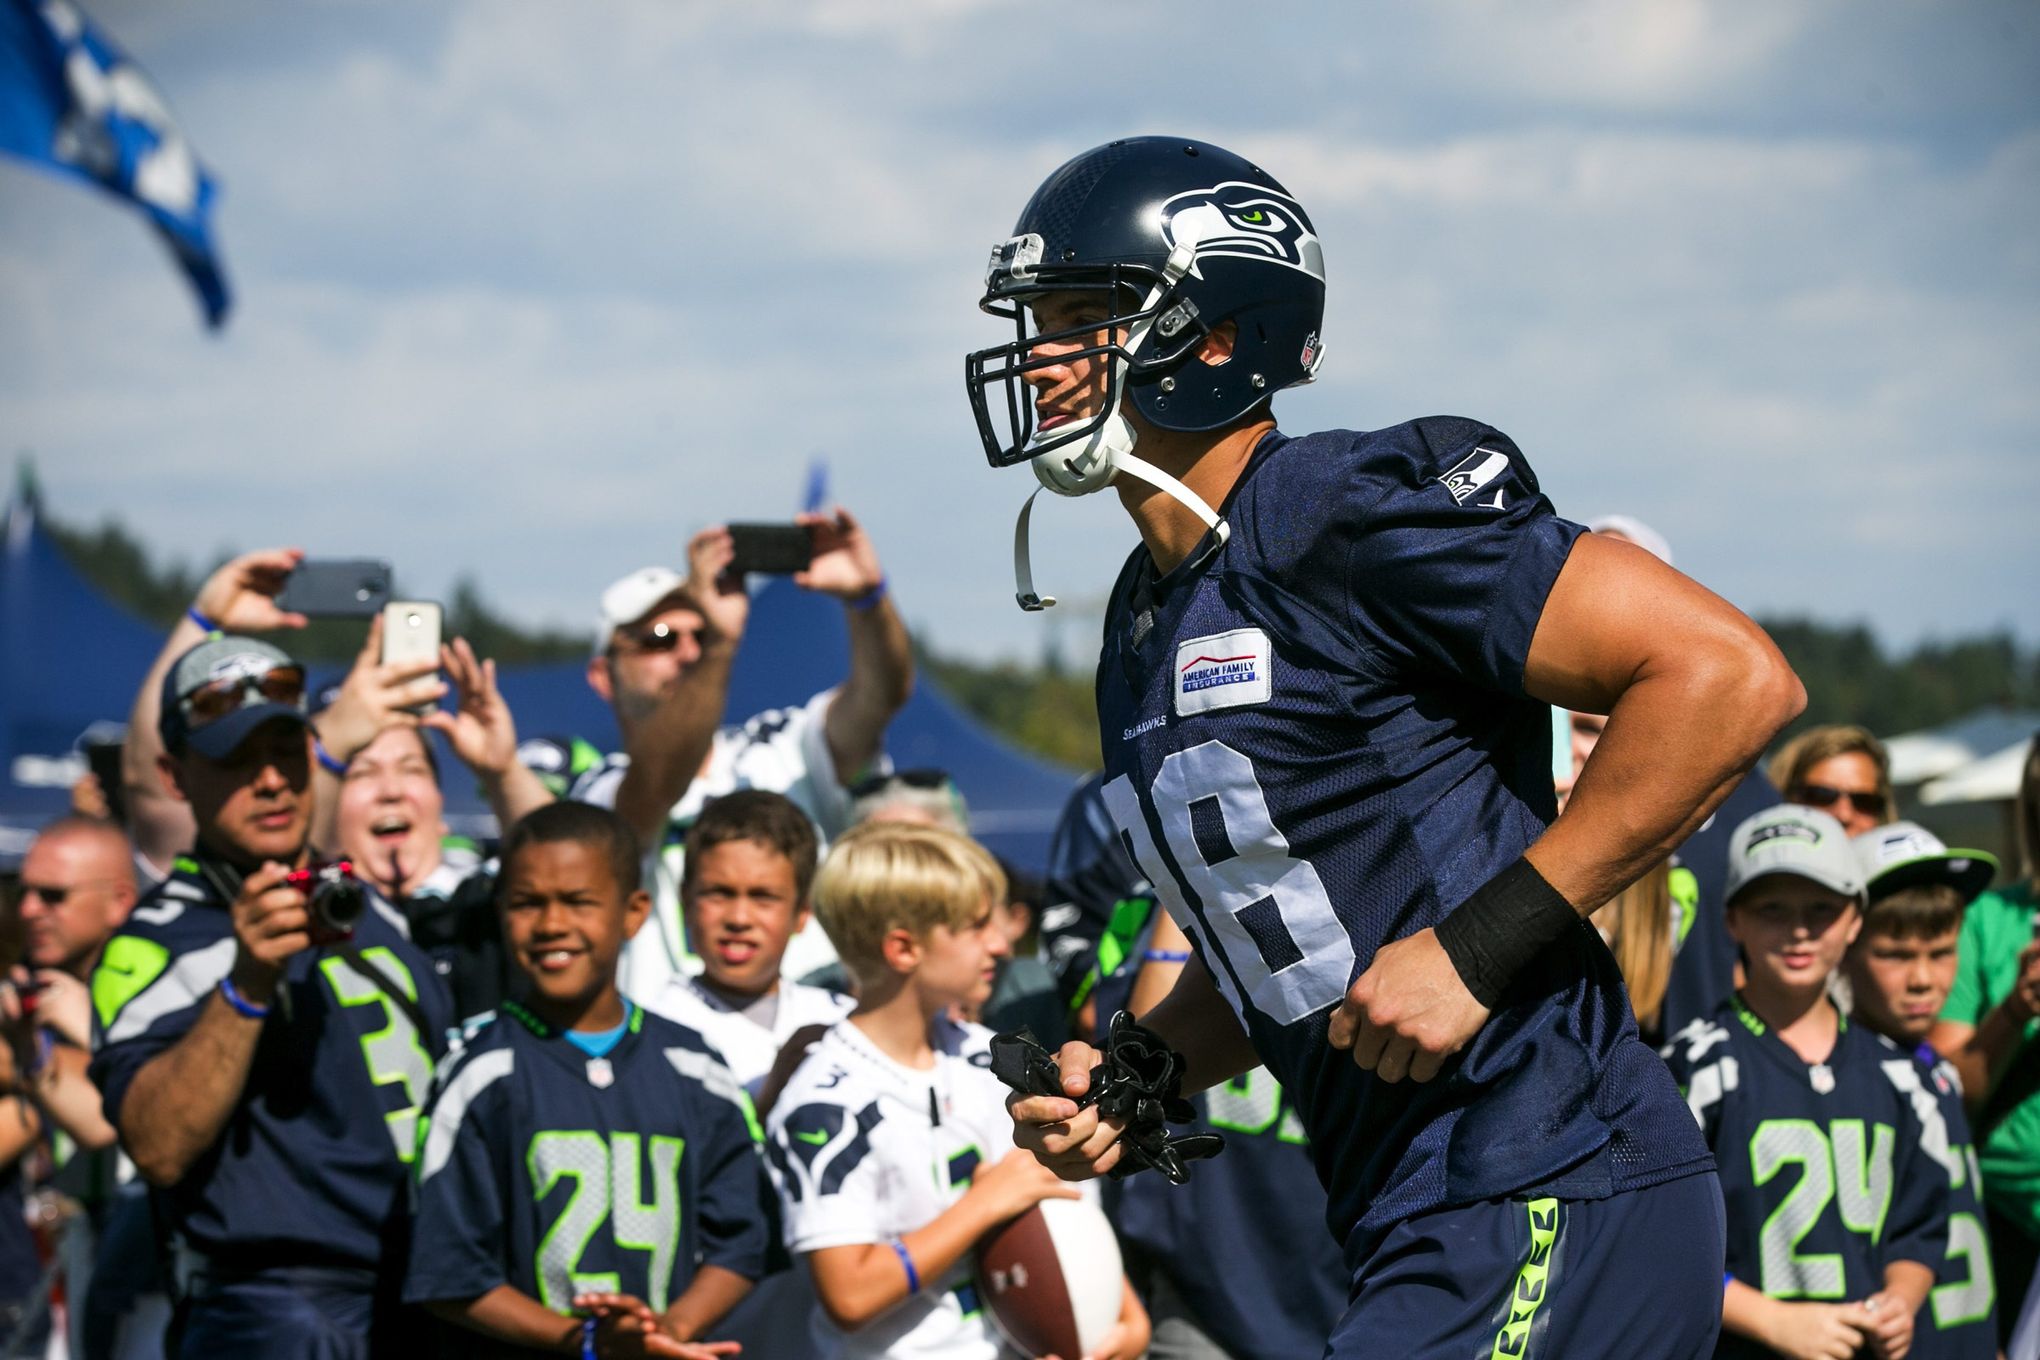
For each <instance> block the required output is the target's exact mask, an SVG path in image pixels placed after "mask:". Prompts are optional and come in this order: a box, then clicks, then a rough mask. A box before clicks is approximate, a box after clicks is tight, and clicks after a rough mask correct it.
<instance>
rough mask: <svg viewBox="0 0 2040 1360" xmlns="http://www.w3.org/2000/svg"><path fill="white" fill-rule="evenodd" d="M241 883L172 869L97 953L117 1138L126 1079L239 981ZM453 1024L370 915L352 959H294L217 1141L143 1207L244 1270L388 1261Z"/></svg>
mask: <svg viewBox="0 0 2040 1360" xmlns="http://www.w3.org/2000/svg"><path fill="white" fill-rule="evenodd" d="M239 882H240V880H239V876H238V875H236V874H235V873H234V872H233V870H232V869H230V868H228V867H226V866H225V865H222V864H219V863H217V862H215V861H212V860H205V861H203V862H201V861H200V860H199V859H196V858H192V857H189V856H187V857H184V858H180V859H179V860H178V861H177V864H176V868H175V870H174V871H173V872H172V874H171V875H170V877H169V878H167V879H165V880H164V881H163V882H162V883H161V884H159V885H158V886H157V887H156V888H155V889H154V890H153V891H151V892H150V893H149V895H148V896H147V897H145V898H143V899H142V902H141V904H140V905H139V906H137V907H136V908H135V909H134V911H133V912H132V913H131V914H130V915H129V916H128V919H127V922H126V923H125V924H124V925H122V927H121V928H120V932H119V933H118V934H116V935H115V936H114V937H113V938H112V939H111V940H109V941H108V942H107V946H106V951H105V953H104V954H103V955H102V956H101V958H100V961H99V967H98V969H97V970H96V971H95V972H94V974H93V977H92V1002H93V1012H94V1015H93V1033H94V1040H95V1050H96V1051H95V1053H94V1056H93V1059H92V1068H91V1078H92V1083H93V1085H95V1086H97V1087H98V1088H99V1090H100V1092H101V1094H102V1096H103V1097H104V1099H105V1104H106V1117H107V1119H108V1120H109V1121H110V1122H112V1123H113V1124H114V1125H116V1126H118V1125H119V1124H120V1122H121V1115H122V1112H123V1109H124V1107H125V1104H126V1101H127V1097H128V1090H129V1088H130V1086H131V1085H132V1084H133V1082H134V1079H135V1076H136V1074H137V1073H139V1072H140V1071H141V1070H142V1069H143V1068H144V1067H145V1066H147V1065H148V1063H149V1061H150V1060H151V1059H153V1058H155V1057H157V1056H158V1055H160V1054H162V1053H163V1052H164V1051H165V1050H167V1049H168V1048H170V1047H171V1046H172V1045H173V1044H175V1043H176V1042H177V1041H178V1040H179V1039H181V1038H183V1037H184V1035H185V1034H186V1033H187V1032H188V1031H189V1030H190V1029H191V1027H192V1026H193V1025H194V1024H196V1023H197V1021H198V1017H199V1013H200V1012H201V1011H202V1010H203V1009H204V1007H205V1006H206V1004H207V1003H208V1002H209V1001H210V1000H211V999H212V995H213V993H214V991H215V990H217V989H218V987H219V983H220V979H222V978H224V977H225V976H226V975H227V971H228V970H229V969H230V968H231V967H232V966H233V962H234V955H235V951H236V949H237V945H236V944H235V940H234V928H233V918H232V916H231V915H230V914H229V909H230V907H231V906H232V902H233V898H232V895H231V894H232V893H233V892H235V891H238V885H239ZM389 987H394V988H397V989H400V990H401V991H402V993H403V994H404V995H403V998H402V999H399V998H397V997H395V996H393V995H391V993H390V992H389V991H388V990H386V988H389ZM414 1015H415V1016H416V1017H419V1018H422V1019H423V1020H424V1022H425V1023H424V1024H423V1025H422V1026H421V1025H419V1024H418V1022H417V1019H416V1018H414ZM452 1020H453V1016H452V1005H451V1003H450V1002H449V1000H448V998H447V994H446V989H445V987H444V986H443V985H442V984H441V983H440V981H439V977H438V975H437V974H436V973H435V972H434V971H433V969H432V965H431V963H430V962H429V961H428V960H427V959H426V958H425V956H424V955H423V954H422V953H421V952H420V951H419V950H418V949H417V948H415V947H414V946H413V945H412V944H411V941H410V939H409V938H408V936H407V934H406V932H405V926H404V922H403V919H402V918H401V917H399V916H397V915H396V914H395V913H394V912H391V911H390V910H389V909H388V908H387V907H385V906H383V905H382V904H381V903H380V901H379V900H376V901H374V905H373V906H372V908H371V909H370V910H369V911H367V912H364V913H363V914H362V917H361V920H360V921H359V923H358V924H357V925H356V926H355V929H354V938H353V940H352V941H350V942H349V944H348V945H347V946H345V947H342V946H325V947H321V948H314V949H307V950H303V951H301V952H300V953H297V954H294V955H292V956H291V958H290V960H289V961H288V962H287V963H286V964H285V966H284V976H283V982H282V984H281V985H280V987H279V988H278V992H277V997H276V1001H275V1003H274V1004H273V1006H272V1007H271V1014H270V1016H269V1018H268V1020H266V1021H265V1022H264V1023H263V1026H262V1037H261V1038H260V1039H259V1040H258V1041H257V1043H256V1046H255V1056H254V1060H253V1062H252V1064H251V1065H250V1067H249V1071H248V1079H247V1083H246V1085H245V1087H244V1088H243V1090H242V1094H241V1098H240V1099H239V1100H238V1101H236V1102H235V1105H234V1108H233V1111H232V1113H231V1114H229V1115H228V1116H227V1123H226V1127H225V1128H223V1129H222V1130H221V1132H220V1136H219V1138H218V1139H217V1140H215V1141H214V1143H213V1145H212V1146H211V1147H210V1148H208V1149H207V1150H206V1151H205V1153H204V1154H203V1155H201V1156H200V1157H199V1159H198V1160H197V1161H196V1162H194V1163H193V1164H192V1166H191V1169H190V1170H189V1171H187V1172H186V1173H185V1175H184V1177H183V1178H182V1179H181V1180H179V1181H178V1182H177V1184H176V1185H174V1186H172V1187H171V1188H169V1189H167V1190H156V1191H153V1192H152V1193H153V1194H154V1196H155V1198H156V1204H157V1207H158V1209H159V1211H160V1212H161V1214H162V1217H163V1218H164V1220H165V1221H166V1223H167V1226H168V1227H169V1228H170V1229H171V1230H172V1231H173V1232H174V1233H175V1234H176V1235H177V1236H178V1237H179V1238H180V1239H181V1240H182V1241H183V1242H184V1243H185V1244H186V1245H188V1246H190V1247H192V1248H193V1249H195V1250H196V1251H198V1252H200V1253H201V1254H203V1255H206V1256H209V1257H211V1258H213V1259H214V1260H216V1261H218V1262H221V1263H223V1264H227V1263H231V1264H234V1265H237V1266H241V1267H244V1268H256V1267H262V1266H281V1265H291V1264H309V1263H329V1264H352V1265H361V1266H370V1267H373V1266H375V1265H377V1264H378V1263H379V1262H381V1261H383V1260H384V1259H385V1255H386V1253H389V1252H392V1251H394V1250H395V1249H396V1244H395V1243H394V1242H393V1241H392V1238H393V1237H395V1236H397V1235H400V1234H401V1230H402V1223H401V1215H402V1210H403V1207H404V1200H405V1182H406V1178H407V1170H408V1168H409V1166H410V1163H411V1159H412V1156H413V1154H414V1152H415V1150H416V1146H417V1135H418V1117H419V1111H420V1110H421V1109H422V1108H423V1106H424V1104H425V1099H426V1096H427V1094H428V1093H429V1091H430V1087H431V1081H432V1066H433V1061H434V1058H435V1057H436V1055H438V1054H439V1053H441V1052H443V1051H444V1049H445V1035H446V1030H447V1028H448V1026H449V1025H451V1024H452Z"/></svg>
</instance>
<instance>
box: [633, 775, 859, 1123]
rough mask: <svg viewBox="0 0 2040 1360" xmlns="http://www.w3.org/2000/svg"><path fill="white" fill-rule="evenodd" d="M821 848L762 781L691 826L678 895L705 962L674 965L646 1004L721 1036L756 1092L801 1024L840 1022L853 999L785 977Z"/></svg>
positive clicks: (717, 1040)
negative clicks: (694, 972)
mask: <svg viewBox="0 0 2040 1360" xmlns="http://www.w3.org/2000/svg"><path fill="white" fill-rule="evenodd" d="M815 849H816V841H815V828H814V824H813V823H812V822H811V821H809V820H808V818H807V815H806V814H805V813H803V812H802V811H801V810H800V808H799V807H797V806H796V805H795V804H794V803H793V801H792V800H791V799H789V798H787V797H785V796H784V795H782V794H777V793H767V792H766V791H764V790H763V789H740V790H738V791H737V792H735V793H731V794H726V795H724V796H723V797H721V798H718V799H716V800H715V801H714V802H712V803H710V804H709V805H708V806H707V807H706V808H704V809H703V810H702V813H701V816H700V817H699V818H698V819H697V820H696V821H695V823H694V825H693V826H692V827H690V828H689V829H688V832H687V856H686V868H685V871H684V877H683V878H682V879H681V883H680V898H681V902H682V904H683V906H684V908H685V910H686V922H687V934H688V937H689V938H690V939H692V940H693V941H694V947H695V948H696V950H698V951H699V953H700V956H701V961H702V971H701V973H700V974H699V975H698V976H694V977H688V976H685V975H681V974H675V975H674V976H673V977H672V978H671V979H670V980H669V981H668V982H667V983H666V985H665V987H664V988H663V989H661V990H660V991H659V992H658V993H656V994H655V995H654V996H653V997H652V998H651V999H650V1000H649V1001H648V1003H647V1005H648V1007H649V1009H651V1010H653V1011H656V1012H657V1013H659V1014H661V1015H664V1016H666V1017H667V1018H668V1019H671V1020H677V1021H679V1022H680V1023H681V1024H683V1025H686V1026H687V1027H688V1028H690V1029H693V1030H697V1031H699V1032H700V1033H701V1035H702V1036H703V1037H705V1038H706V1039H707V1040H708V1041H709V1042H710V1043H712V1044H714V1045H715V1046H716V1048H717V1049H718V1050H719V1051H720V1052H721V1053H722V1055H723V1058H724V1060H725V1061H727V1062H728V1063H729V1065H730V1070H731V1071H733V1072H735V1073H736V1074H737V1080H738V1081H740V1082H742V1083H743V1085H744V1089H745V1090H747V1091H749V1092H750V1093H751V1096H752V1098H753V1099H756V1098H757V1096H758V1093H759V1088H760V1086H761V1085H762V1084H763V1083H764V1080H765V1075H766V1073H768V1072H769V1071H771V1069H772V1060H773V1059H774V1058H775V1057H777V1056H778V1054H779V1050H780V1049H781V1048H782V1047H783V1046H784V1045H785V1044H786V1041H787V1040H788V1039H789V1038H790V1037H792V1035H793V1034H794V1033H795V1032H796V1031H798V1030H800V1029H802V1028H805V1027H807V1026H810V1025H823V1026H826V1025H831V1024H834V1023H835V1022H836V1021H837V1020H840V1019H841V1018H842V1017H843V1016H844V1015H846V1014H847V1013H848V1012H849V1010H850V1007H851V1004H852V1003H851V1000H850V998H849V997H847V996H844V995H842V994H840V993H838V992H832V991H829V990H828V989H827V988H825V987H810V986H807V985H806V984H804V983H799V982H795V981H793V980H792V979H790V978H782V977H781V976H780V963H781V960H782V959H783V958H784V957H785V954H786V945H787V941H788V940H790V939H792V938H793V936H794V935H796V934H797V933H799V932H800V931H801V930H802V929H803V928H805V927H806V925H807V923H808V889H809V887H810V886H811V885H812V884H813V882H814V877H815Z"/></svg>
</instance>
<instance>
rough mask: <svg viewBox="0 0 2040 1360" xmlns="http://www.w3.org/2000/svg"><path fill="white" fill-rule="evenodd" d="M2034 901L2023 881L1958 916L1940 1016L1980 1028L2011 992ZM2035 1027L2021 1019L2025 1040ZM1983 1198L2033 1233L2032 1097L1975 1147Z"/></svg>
mask: <svg viewBox="0 0 2040 1360" xmlns="http://www.w3.org/2000/svg"><path fill="white" fill-rule="evenodd" d="M2036 909H2040V903H2036V902H2035V901H2034V898H2033V889H2032V886H2031V885H2030V884H2018V885H2016V886H2013V887H2008V888H2004V889H2001V890H1999V891H1997V892H1987V893H1985V894H1984V895H1983V896H1981V897H1979V898H1977V899H1976V901H1974V902H1972V903H1971V904H1970V906H1969V910H1968V911H1966V912H1964V913H1963V916H1962V938H1961V941H1960V943H1959V944H1958V945H1957V954H1958V962H1957V963H1956V966H1955V985H1954V986H1953V987H1951V988H1949V990H1948V1002H1947V1004H1946V1005H1944V1006H1942V1007H1941V1018H1942V1019H1943V1020H1953V1021H1955V1022H1957V1023H1959V1024H1964V1025H1980V1024H1982V1023H1983V1017H1984V1016H1986V1015H1988V1014H1990V1011H1991V1008H1992V1007H1994V1006H1996V1005H1997V1004H1998V1003H1999V1002H2000V1001H2003V1000H2004V999H2005V998H2006V997H2007V996H2010V995H2011V992H2012V988H2013V987H2014V986H2015V985H2016V984H2017V983H2018V980H2019V953H2020V951H2021V950H2023V949H2024V948H2025V947H2026V946H2027V945H2029V944H2031V943H2032V942H2033V917H2034V914H2035V911H2036ZM2036 1032H2040V1020H2033V1021H2029V1022H2027V1025H2026V1042H2027V1043H2029V1044H2030V1043H2032V1042H2033V1037H2034V1034H2035V1033H2036ZM1978 1154H1979V1160H1980V1161H1981V1163H1982V1166H1983V1185H1984V1192H1985V1194H1984V1197H1985V1198H1986V1199H1987V1200H1988V1201H1989V1203H1990V1206H1991V1208H1993V1209H1995V1210H1997V1211H1998V1212H1999V1213H2001V1214H2003V1215H2004V1216H2005V1217H2007V1218H2010V1219H2012V1220H2014V1221H2015V1222H2018V1223H2023V1224H2025V1225H2026V1231H2027V1232H2028V1233H2030V1234H2032V1235H2033V1236H2034V1237H2036V1238H2040V1096H2034V1097H2029V1098H2028V1099H2026V1100H2024V1101H2021V1102H2020V1103H2019V1105H2018V1106H2017V1108H2015V1109H2013V1110H2012V1111H2011V1112H2010V1113H2009V1114H2007V1115H2006V1116H2005V1117H2004V1118H2003V1119H2002V1120H2001V1121H1999V1123H1998V1126H1997V1127H1996V1128H1995V1129H1993V1130H1992V1131H1991V1134H1990V1137H1989V1138H1988V1139H1987V1140H1985V1142H1984V1144H1983V1146H1982V1147H1981V1148H1979V1149H1978Z"/></svg>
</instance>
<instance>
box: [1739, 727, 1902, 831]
mask: <svg viewBox="0 0 2040 1360" xmlns="http://www.w3.org/2000/svg"><path fill="white" fill-rule="evenodd" d="M1769 773H1770V776H1771V782H1772V783H1773V784H1776V785H1777V786H1778V791H1779V792H1780V793H1782V794H1784V795H1785V801H1786V802H1788V803H1798V804H1799V805H1801V806H1802V807H1815V808H1819V809H1820V810H1821V811H1822V812H1825V813H1827V814H1828V815H1829V816H1830V817H1833V818H1834V819H1835V820H1836V821H1838V822H1840V823H1841V824H1842V827H1843V829H1844V830H1846V831H1847V832H1848V833H1849V834H1850V835H1851V836H1860V835H1862V834H1863V833H1864V832H1865V831H1870V830H1874V829H1875V828H1877V827H1880V826H1886V825H1889V824H1890V823H1892V822H1895V821H1897V820H1898V805H1897V800H1896V799H1894V798H1893V797H1892V796H1891V757H1890V756H1889V755H1887V754H1886V753H1885V750H1884V743H1883V742H1881V741H1879V740H1877V738H1876V737H1874V736H1872V735H1871V734H1870V732H1869V731H1868V730H1867V729H1866V728H1861V727H1856V726H1854V725H1852V724H1848V723H1828V724H1826V725H1825V726H1822V727H1813V728H1808V729H1807V730H1806V731H1804V732H1801V733H1800V734H1799V735H1798V736H1796V737H1794V738H1793V739H1792V740H1790V741H1788V742H1786V743H1785V744H1784V745H1783V746H1781V747H1779V748H1778V754H1777V755H1774V756H1772V757H1771V763H1770V766H1769Z"/></svg>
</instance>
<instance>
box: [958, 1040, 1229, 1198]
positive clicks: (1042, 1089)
mask: <svg viewBox="0 0 2040 1360" xmlns="http://www.w3.org/2000/svg"><path fill="white" fill-rule="evenodd" d="M992 1075H993V1076H996V1077H997V1078H998V1079H999V1080H1000V1081H1003V1082H1005V1083H1006V1085H1008V1086H1010V1087H1012V1088H1013V1089H1014V1090H1016V1091H1018V1092H1019V1093H1020V1094H1022V1095H1028V1096H1061V1097H1062V1098H1063V1099H1064V1100H1073V1101H1075V1102H1076V1105H1077V1108H1078V1109H1083V1108H1085V1107H1086V1106H1090V1105H1096V1106H1097V1107H1098V1113H1099V1114H1101V1115H1103V1116H1104V1117H1106V1118H1108V1119H1115V1120H1119V1121H1121V1122H1122V1123H1123V1124H1124V1125H1125V1130H1124V1132H1122V1133H1121V1134H1120V1136H1119V1145H1120V1149H1121V1152H1120V1157H1119V1161H1118V1163H1117V1164H1116V1165H1115V1166H1114V1167H1113V1168H1112V1170H1111V1172H1110V1173H1109V1174H1110V1175H1111V1176H1112V1178H1113V1179H1114V1180H1119V1179H1123V1178H1124V1177H1127V1176H1131V1175H1132V1174H1133V1173H1134V1172H1136V1171H1142V1170H1145V1169H1146V1168H1148V1167H1153V1168H1154V1169H1155V1170H1157V1171H1159V1172H1161V1173H1162V1174H1163V1175H1164V1176H1167V1177H1168V1178H1169V1182H1170V1184H1172V1185H1181V1184H1182V1183H1183V1182H1184V1181H1187V1180H1189V1179H1190V1167H1189V1163H1191V1162H1194V1161H1199V1160H1201V1159H1202V1158H1205V1157H1216V1156H1217V1155H1218V1154H1219V1153H1220V1152H1221V1151H1223V1150H1224V1148H1225V1139H1224V1138H1223V1137H1221V1136H1220V1135H1218V1134H1216V1133H1209V1132H1206V1133H1170V1132H1169V1128H1168V1126H1169V1125H1170V1124H1187V1123H1188V1122H1190V1120H1192V1119H1194V1118H1196V1115H1197V1111H1196V1108H1195V1107H1194V1106H1192V1105H1191V1104H1190V1102H1189V1101H1187V1100H1185V1099H1183V1097H1182V1096H1181V1094H1180V1092H1181V1091H1182V1088H1183V1055H1182V1054H1180V1053H1177V1052H1176V1051H1175V1050H1173V1049H1171V1048H1170V1047H1169V1046H1168V1045H1167V1044H1165V1043H1163V1042H1162V1040H1161V1037H1160V1036H1159V1035H1157V1034H1156V1033H1155V1032H1154V1031H1153V1030H1151V1029H1148V1028H1146V1027H1144V1026H1142V1025H1139V1024H1136V1023H1135V1022H1134V1019H1133V1017H1132V1016H1131V1015H1129V1014H1127V1013H1126V1012H1125V1011H1121V1012H1119V1013H1118V1014H1117V1015H1115V1016H1113V1017H1112V1023H1111V1025H1109V1026H1108V1027H1107V1029H1106V1034H1105V1055H1104V1059H1103V1061H1101V1062H1100V1063H1099V1064H1098V1065H1097V1066H1096V1067H1094V1068H1092V1069H1091V1088H1090V1090H1088V1091H1086V1092H1085V1093H1084V1094H1083V1095H1081V1096H1072V1095H1068V1094H1065V1092H1064V1091H1063V1089H1062V1072H1061V1069H1060V1068H1058V1067H1057V1066H1056V1061H1055V1055H1054V1054H1053V1053H1050V1052H1049V1051H1048V1050H1047V1049H1045V1048H1043V1047H1042V1046H1041V1044H1040V1042H1039V1041H1038V1040H1036V1039H1035V1037H1034V1035H1033V1034H1032V1033H1031V1032H1029V1031H1027V1030H1024V1029H1023V1030H1021V1031H1019V1032H1018V1033H1017V1034H998V1035H994V1036H993V1037H992Z"/></svg>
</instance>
